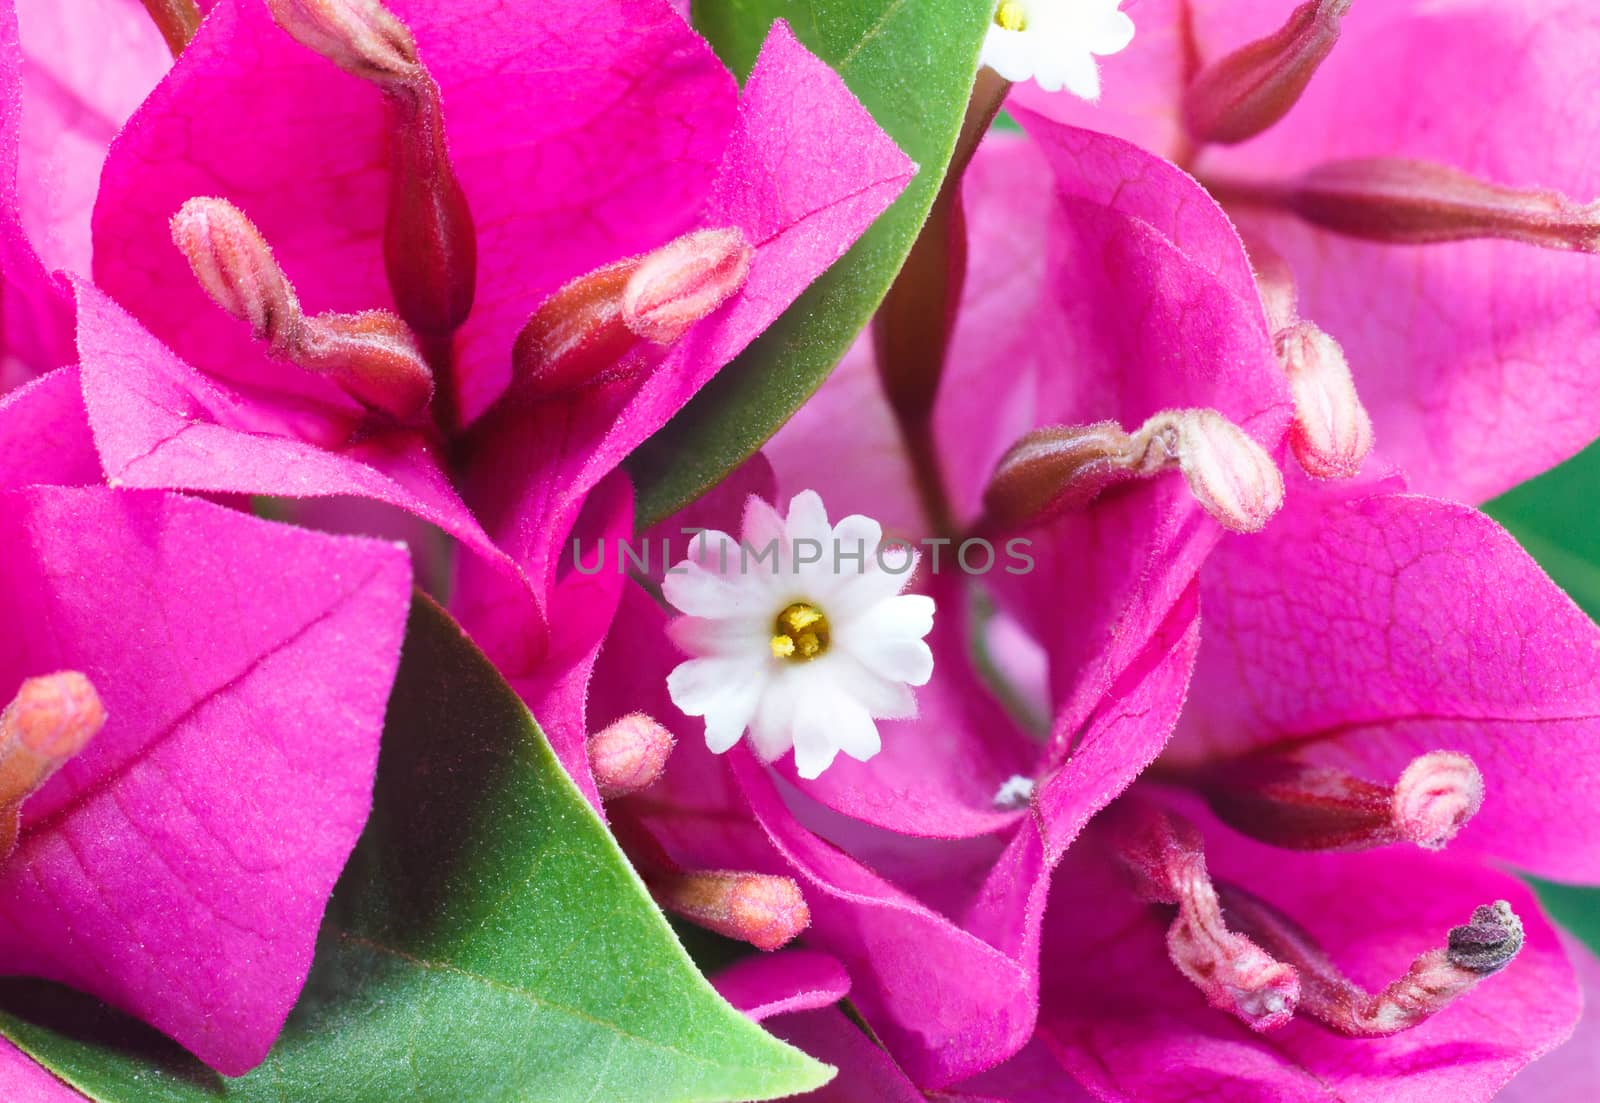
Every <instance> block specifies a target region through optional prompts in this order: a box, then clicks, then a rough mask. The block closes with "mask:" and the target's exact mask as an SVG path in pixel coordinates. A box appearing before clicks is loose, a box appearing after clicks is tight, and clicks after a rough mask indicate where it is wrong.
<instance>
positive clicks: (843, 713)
mask: <svg viewBox="0 0 1600 1103" xmlns="http://www.w3.org/2000/svg"><path fill="white" fill-rule="evenodd" d="M829 726H830V731H829V738H830V739H832V741H833V744H834V746H836V747H838V748H839V749H840V750H841V751H843V752H844V753H845V754H847V755H849V756H850V757H851V758H853V759H855V760H856V761H857V762H865V761H867V759H869V758H871V757H872V756H873V755H875V754H877V753H878V752H879V751H881V750H883V740H882V739H881V738H880V737H879V735H878V725H877V724H874V723H873V722H872V716H871V714H870V713H868V712H867V710H866V709H864V708H862V707H861V706H860V705H858V704H856V703H855V702H854V701H840V702H838V703H837V704H836V705H835V707H834V710H833V717H832V719H831V721H830V725H829Z"/></svg>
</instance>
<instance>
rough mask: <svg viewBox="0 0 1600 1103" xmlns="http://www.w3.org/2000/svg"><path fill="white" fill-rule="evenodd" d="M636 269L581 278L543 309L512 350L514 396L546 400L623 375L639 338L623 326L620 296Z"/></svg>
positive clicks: (626, 265)
mask: <svg viewBox="0 0 1600 1103" xmlns="http://www.w3.org/2000/svg"><path fill="white" fill-rule="evenodd" d="M635 264H636V262H635V261H634V260H631V259H630V260H625V261H619V262H617V263H616V264H610V265H607V266H606V267H604V268H600V269H598V270H596V271H594V272H591V273H589V274H588V275H586V276H579V277H578V278H577V279H575V280H573V281H572V282H571V283H568V284H567V285H566V286H564V287H562V288H561V289H560V290H559V291H557V292H556V293H555V294H553V295H551V296H550V297H549V298H548V299H546V300H545V301H544V302H543V303H541V304H540V305H539V309H538V310H536V311H534V312H533V315H532V317H530V318H529V319H528V322H527V324H526V325H525V326H523V327H522V332H520V333H519V334H517V340H516V343H515V344H514V345H513V346H512V349H511V380H512V388H513V389H514V391H515V393H517V394H520V395H522V396H525V397H529V398H548V397H551V396H553V395H559V394H565V393H567V392H569V391H574V390H577V389H578V388H580V387H584V386H587V385H589V384H591V383H596V382H602V381H604V380H607V379H612V378H616V377H617V376H619V375H621V374H623V373H624V371H625V370H626V368H625V367H624V363H623V361H624V357H625V356H626V355H627V353H628V350H629V349H631V348H632V347H633V346H634V343H635V342H636V340H637V338H635V336H634V335H633V333H632V332H631V331H630V330H629V329H628V327H627V326H625V325H623V324H622V293H623V289H624V288H625V287H626V286H627V284H628V278H629V277H630V276H631V275H632V274H633V271H634V267H635Z"/></svg>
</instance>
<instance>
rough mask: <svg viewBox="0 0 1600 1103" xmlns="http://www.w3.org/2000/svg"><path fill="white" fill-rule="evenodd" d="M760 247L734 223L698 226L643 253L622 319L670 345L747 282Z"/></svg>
mask: <svg viewBox="0 0 1600 1103" xmlns="http://www.w3.org/2000/svg"><path fill="white" fill-rule="evenodd" d="M754 256H755V250H754V249H752V248H751V247H750V244H749V242H747V241H745V239H744V234H742V233H740V232H739V230H737V229H734V228H731V227H730V228H727V229H716V230H699V231H696V232H695V233H691V234H685V235H684V236H683V237H680V238H678V239H677V240H676V241H673V242H669V243H668V244H666V245H663V246H662V247H661V248H660V249H657V250H656V251H655V252H653V253H648V254H646V255H645V256H644V257H642V258H641V259H640V261H639V263H638V266H637V267H636V268H635V269H634V271H633V275H632V276H631V277H630V278H629V280H628V283H627V285H626V286H625V287H624V288H623V292H622V321H623V324H624V325H626V326H627V327H628V328H629V329H630V330H632V331H633V333H635V334H636V335H638V336H639V337H642V338H644V339H645V340H646V341H650V342H652V343H654V344H658V345H668V344H671V343H672V342H674V341H676V340H677V339H678V338H679V337H682V336H683V334H684V331H685V330H687V329H688V328H689V327H690V326H691V325H693V324H694V323H696V322H698V321H700V320H701V319H702V318H705V317H707V316H708V315H710V314H711V313H712V312H713V311H715V310H716V309H717V308H718V307H720V306H721V305H722V304H723V303H724V302H726V301H727V300H728V298H729V297H730V296H732V295H733V294H735V293H736V292H738V290H739V289H740V288H741V287H743V286H744V281H745V279H746V277H748V276H749V274H750V261H751V259H752V258H753V257H754Z"/></svg>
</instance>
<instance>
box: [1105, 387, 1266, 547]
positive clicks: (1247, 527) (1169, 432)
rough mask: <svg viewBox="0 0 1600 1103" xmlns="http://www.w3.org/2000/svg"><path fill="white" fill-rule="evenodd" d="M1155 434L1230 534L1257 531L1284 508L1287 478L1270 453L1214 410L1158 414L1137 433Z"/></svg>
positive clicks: (1191, 488)
mask: <svg viewBox="0 0 1600 1103" xmlns="http://www.w3.org/2000/svg"><path fill="white" fill-rule="evenodd" d="M1151 434H1155V435H1157V436H1159V437H1160V438H1161V439H1162V441H1163V447H1164V448H1165V449H1166V450H1167V452H1168V453H1169V454H1171V455H1174V456H1175V457H1176V459H1177V463H1178V467H1179V468H1180V469H1181V470H1182V471H1183V477H1184V479H1185V480H1187V482H1188V483H1189V491H1190V493H1192V494H1193V495H1194V496H1195V500H1196V501H1198V502H1199V503H1200V505H1201V506H1202V507H1203V508H1204V509H1205V511H1206V512H1207V513H1209V514H1211V516H1212V517H1214V518H1216V519H1217V521H1218V523H1219V524H1221V525H1222V527H1223V528H1225V529H1228V530H1230V531H1232V532H1259V531H1260V530H1261V529H1262V528H1264V527H1266V524H1267V522H1268V521H1269V520H1271V519H1272V515H1273V514H1275V513H1277V512H1278V509H1279V507H1280V506H1282V505H1283V473H1282V472H1281V471H1279V470H1278V465H1277V464H1276V463H1274V462H1273V460H1272V457H1271V456H1269V455H1267V451H1266V449H1264V448H1262V447H1261V445H1259V444H1257V443H1256V442H1255V441H1254V440H1253V439H1252V438H1251V437H1250V435H1249V434H1247V433H1246V432H1245V431H1244V430H1243V429H1240V428H1239V427H1238V426H1237V425H1235V424H1234V423H1233V422H1231V421H1229V420H1228V419H1227V418H1225V417H1223V416H1222V415H1221V414H1219V413H1217V411H1215V410H1176V411H1171V412H1168V413H1163V414H1157V415H1156V416H1155V417H1153V418H1151V419H1150V420H1149V421H1148V422H1146V423H1145V424H1144V426H1143V427H1141V428H1140V430H1139V432H1138V433H1136V434H1134V440H1135V441H1136V442H1138V441H1140V440H1141V439H1142V438H1146V437H1147V436H1149V435H1151Z"/></svg>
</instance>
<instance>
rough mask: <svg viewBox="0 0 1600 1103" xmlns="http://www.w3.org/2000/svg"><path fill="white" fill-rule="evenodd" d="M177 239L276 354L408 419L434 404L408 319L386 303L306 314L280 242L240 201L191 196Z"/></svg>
mask: <svg viewBox="0 0 1600 1103" xmlns="http://www.w3.org/2000/svg"><path fill="white" fill-rule="evenodd" d="M172 240H173V242H174V243H175V244H176V245H177V246H178V248H179V249H180V250H181V251H182V252H183V254H184V256H185V257H187V258H188V260H189V266H190V268H192V269H193V270H194V274H195V278H196V279H197V280H198V281H199V282H200V286H201V287H202V288H203V289H204V290H205V292H206V294H207V295H209V296H210V297H211V299H212V301H213V302H215V303H216V304H217V305H218V306H220V307H222V308H223V309H224V310H226V311H227V312H228V313H230V314H232V315H233V316H234V317H236V318H239V319H241V320H243V321H246V322H249V323H250V330H251V333H252V334H253V335H254V336H255V337H256V339H257V340H261V341H265V342H267V344H268V346H269V348H270V350H271V354H272V356H273V357H275V358H276V359H279V360H285V361H288V362H289V363H291V364H294V365H296V366H298V367H301V368H304V369H306V370H307V371H311V372H315V373H316V374H318V375H326V376H328V377H329V378H330V379H332V380H333V381H334V382H335V383H337V384H338V385H339V387H340V388H341V389H342V390H344V391H345V392H346V393H347V394H349V395H350V396H351V397H352V398H354V399H356V400H357V401H358V402H361V403H362V404H363V405H365V406H367V407H368V408H370V409H373V410H379V411H381V412H383V413H385V414H388V415H389V416H391V417H393V418H395V419H397V420H400V421H405V420H408V419H409V418H411V417H413V416H414V415H416V414H417V413H419V412H420V411H421V410H422V409H423V408H424V407H425V406H426V405H427V404H428V398H429V396H430V395H431V394H432V393H433V375H432V373H431V372H430V371H429V370H428V365H427V362H426V361H425V360H424V359H423V356H422V353H421V351H420V350H419V349H418V348H417V343H416V340H415V339H414V338H413V337H412V335H411V333H410V331H409V330H408V329H407V328H406V326H405V324H404V323H403V322H401V321H400V319H399V318H396V317H395V316H394V315H393V314H390V313H388V312H387V311H381V310H371V311H366V312H364V313H361V314H336V313H326V314H318V315H316V316H315V317H311V318H308V317H306V315H305V312H304V311H303V310H302V309H301V307H300V300H299V298H298V297H297V296H296V295H295V293H294V288H293V286H292V285H291V284H290V283H289V281H288V279H287V278H286V277H285V276H284V274H283V270H282V269H280V268H279V267H278V262H277V260H276V259H274V257H273V255H272V249H271V248H270V247H269V246H268V245H267V242H266V240H265V239H264V238H263V237H262V236H261V233H260V231H258V230H257V229H256V227H255V225H254V224H253V223H252V222H251V221H250V219H249V218H247V217H246V216H245V214H244V212H243V211H241V210H239V208H237V207H235V206H234V205H233V204H232V203H229V202H228V201H227V200H225V199H214V198H204V197H201V198H195V199H191V200H189V201H188V202H187V203H185V204H184V205H183V206H182V207H181V208H180V209H179V211H178V213H177V214H176V215H174V216H173V218H172Z"/></svg>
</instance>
